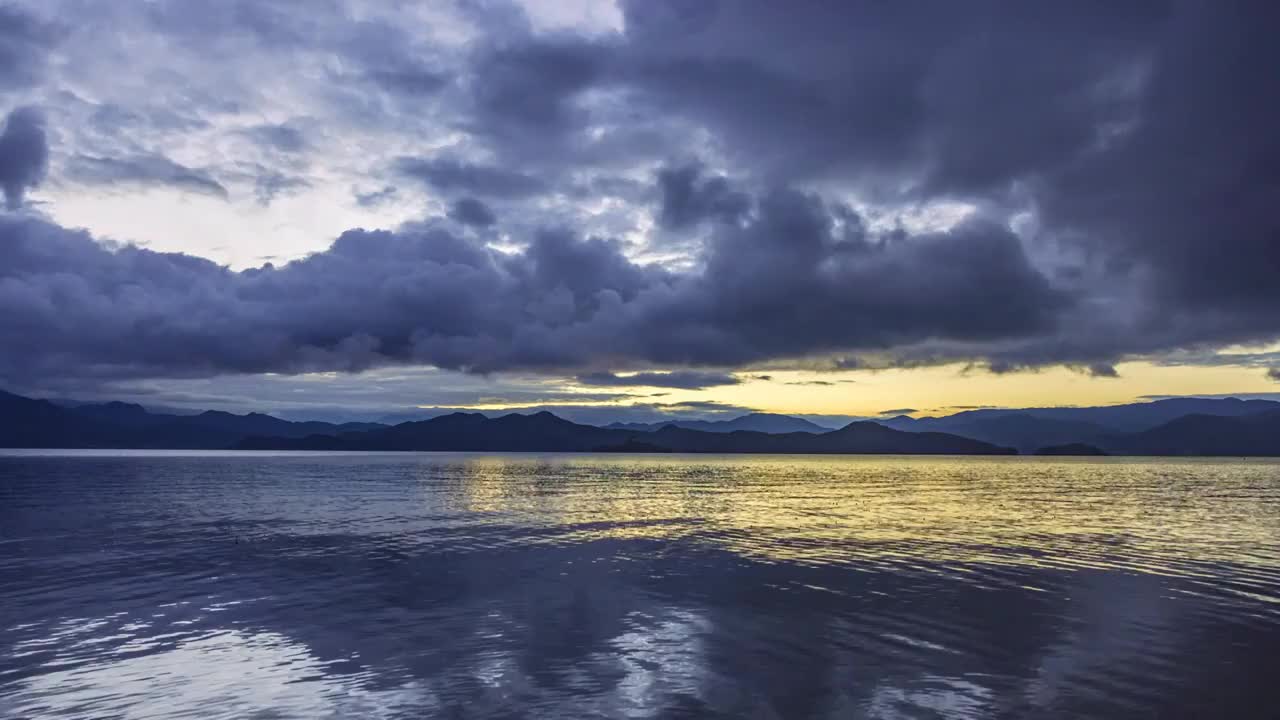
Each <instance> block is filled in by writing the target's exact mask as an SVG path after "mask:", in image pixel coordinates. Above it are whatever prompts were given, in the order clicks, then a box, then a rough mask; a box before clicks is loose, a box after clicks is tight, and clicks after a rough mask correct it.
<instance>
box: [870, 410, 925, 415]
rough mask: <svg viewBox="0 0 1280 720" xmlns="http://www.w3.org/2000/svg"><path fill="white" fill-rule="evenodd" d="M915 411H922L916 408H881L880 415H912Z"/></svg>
mask: <svg viewBox="0 0 1280 720" xmlns="http://www.w3.org/2000/svg"><path fill="white" fill-rule="evenodd" d="M915 412H920V411H919V410H917V409H915V408H890V409H889V410H881V411H880V415H882V416H884V415H910V414H911V413H915Z"/></svg>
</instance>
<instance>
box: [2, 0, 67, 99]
mask: <svg viewBox="0 0 1280 720" xmlns="http://www.w3.org/2000/svg"><path fill="white" fill-rule="evenodd" d="M59 35H60V33H59V32H58V31H57V30H56V28H55V27H54V26H53V25H52V24H50V23H45V22H43V21H40V20H38V19H36V18H34V17H32V16H31V15H30V14H28V13H26V12H24V11H23V10H22V9H21V8H18V7H14V6H10V5H8V4H5V5H0V90H6V89H11V88H21V87H24V86H29V85H34V84H35V83H36V82H38V80H39V79H40V76H41V75H42V74H43V72H44V65H45V58H46V57H47V55H48V52H49V50H50V49H51V48H52V46H53V45H54V44H55V43H56V42H57V40H58V37H59Z"/></svg>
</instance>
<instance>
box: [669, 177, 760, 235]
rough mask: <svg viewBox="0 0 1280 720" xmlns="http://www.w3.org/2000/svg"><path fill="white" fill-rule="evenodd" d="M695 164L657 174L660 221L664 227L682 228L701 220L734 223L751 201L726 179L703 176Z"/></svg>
mask: <svg viewBox="0 0 1280 720" xmlns="http://www.w3.org/2000/svg"><path fill="white" fill-rule="evenodd" d="M701 174H702V169H701V168H699V167H698V166H696V165H688V166H685V167H680V168H663V169H662V170H661V171H659V172H658V187H659V189H660V190H661V192H662V207H661V210H660V212H659V213H658V219H659V220H660V221H661V222H662V224H663V225H664V226H665V227H668V228H671V229H679V228H684V227H688V226H690V225H693V224H694V223H697V222H699V221H702V220H706V219H715V220H720V221H724V222H732V221H734V220H737V219H738V218H739V217H740V216H742V215H743V214H744V213H746V211H747V209H748V207H749V203H750V198H748V197H747V195H746V194H745V193H741V192H737V191H734V190H733V189H731V188H730V186H729V183H728V181H726V180H725V178H723V177H711V178H703V177H701Z"/></svg>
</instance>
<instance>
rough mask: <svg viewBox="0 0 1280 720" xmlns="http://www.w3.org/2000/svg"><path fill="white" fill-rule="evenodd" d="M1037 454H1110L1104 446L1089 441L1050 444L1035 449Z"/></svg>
mask: <svg viewBox="0 0 1280 720" xmlns="http://www.w3.org/2000/svg"><path fill="white" fill-rule="evenodd" d="M1035 454H1036V455H1076V456H1081V457H1088V456H1099V455H1110V453H1108V452H1107V451H1106V450H1103V449H1102V448H1099V447H1096V446H1093V445H1089V444H1087V443H1067V444H1066V445H1049V446H1047V447H1042V448H1040V449H1039V450H1036V451H1035Z"/></svg>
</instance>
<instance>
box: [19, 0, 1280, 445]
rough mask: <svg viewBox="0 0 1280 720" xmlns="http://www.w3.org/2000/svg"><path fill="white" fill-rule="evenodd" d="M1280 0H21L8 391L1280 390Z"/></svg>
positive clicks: (123, 394) (858, 413)
mask: <svg viewBox="0 0 1280 720" xmlns="http://www.w3.org/2000/svg"><path fill="white" fill-rule="evenodd" d="M1278 21H1280V10H1277V9H1276V6H1275V5H1274V3H1271V2H1264V1H1262V0H1257V1H1253V0H1239V1H1237V2H1218V1H1216V0H1201V1H1190V0H1188V1H1180V2H1162V1H1157V0H1134V1H1133V2H1126V3H1112V2H1101V1H1097V2H1095V1H1093V0H1084V1H1082V2H1073V3H1058V2H1026V3H1006V2H997V1H996V0H975V1H974V2H966V3H947V2H923V1H917V0H900V1H898V2H892V3H889V2H880V1H879V0H851V1H850V2H840V3H828V2H816V1H814V2H797V3H778V2H772V0H719V1H717V0H622V1H619V2H616V3H615V2H610V1H608V0H576V1H574V2H568V1H565V0H537V1H534V0H525V1H523V2H515V1H514V0H513V1H507V0H436V1H434V2H426V3H420V2H398V1H383V0H379V1H377V2H374V1H372V0H306V1H302V0H226V1H225V2H217V3H206V2H196V1H194V0H148V1H146V2H142V1H139V2H122V3H104V2H95V1H90V0H39V1H38V2H37V1H35V0H0V191H2V192H3V201H4V202H3V209H2V210H0V387H3V388H5V389H7V390H10V391H13V392H21V393H24V394H30V395H36V396H41V397H56V398H77V399H84V400H95V399H126V400H133V401H137V402H141V403H143V404H145V405H150V406H153V407H165V408H177V409H190V408H218V409H226V410H234V411H247V410H251V409H252V410H268V411H272V412H275V413H277V414H279V415H281V416H284V417H298V418H301V417H324V418H334V419H337V418H351V419H355V418H378V417H389V416H392V415H396V414H399V415H402V416H408V415H406V414H412V413H414V412H421V411H434V410H431V409H439V408H471V409H480V410H486V411H487V410H495V411H498V410H504V409H512V408H532V407H538V408H550V409H553V410H557V411H559V412H561V413H562V414H564V415H566V416H567V417H572V418H574V419H580V420H588V421H593V422H594V421H607V420H614V419H616V420H653V419H658V418H664V417H673V416H680V417H720V416H724V415H728V414H737V413H740V412H745V411H750V410H757V411H768V412H786V413H790V414H797V415H805V416H809V417H814V418H821V417H830V418H847V417H875V416H879V415H882V414H885V413H898V412H904V411H909V412H911V413H913V414H940V413H946V412H954V411H956V410H958V409H966V408H971V407H981V406H1002V407H1026V406H1047V405H1085V404H1110V403H1119V402H1131V401H1135V400H1142V399H1150V398H1153V397H1160V396H1165V395H1192V394H1194V395H1232V394H1234V395H1242V396H1243V395H1253V396H1268V394H1271V395H1276V396H1277V397H1280V281H1278V278H1280V134H1278V133H1276V132H1275V128H1277V127H1280V83H1278V82H1276V79H1275V69H1276V68H1277V67H1280V45H1277V43H1275V42H1273V38H1274V31H1275V30H1276V29H1277V25H1278V24H1280V23H1278ZM422 409H427V410H422Z"/></svg>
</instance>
